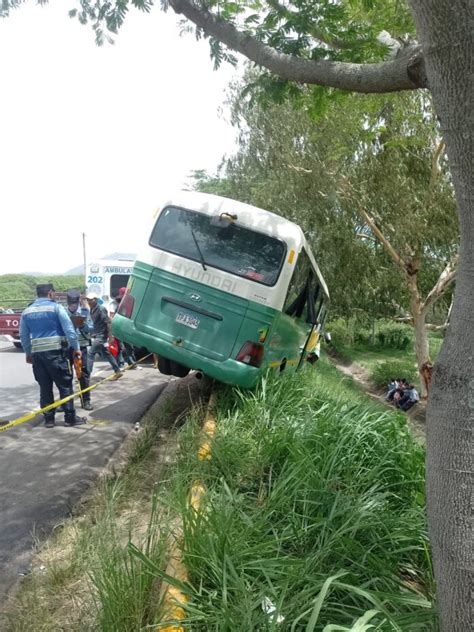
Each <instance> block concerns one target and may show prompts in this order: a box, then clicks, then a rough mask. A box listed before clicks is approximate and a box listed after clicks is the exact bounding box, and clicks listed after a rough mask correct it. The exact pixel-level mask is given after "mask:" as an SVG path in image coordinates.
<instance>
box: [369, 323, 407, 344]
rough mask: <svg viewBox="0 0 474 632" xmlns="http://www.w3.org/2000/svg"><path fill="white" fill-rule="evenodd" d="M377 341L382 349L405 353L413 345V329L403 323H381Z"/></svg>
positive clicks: (378, 328) (378, 327) (378, 324)
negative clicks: (398, 350)
mask: <svg viewBox="0 0 474 632" xmlns="http://www.w3.org/2000/svg"><path fill="white" fill-rule="evenodd" d="M376 340H377V343H378V344H379V345H380V346H381V347H385V348H387V349H400V350H402V351H405V350H406V349H408V348H409V347H410V346H411V345H412V344H413V329H412V328H411V327H410V326H409V325H403V324H401V323H394V322H390V321H385V322H384V321H382V322H380V321H379V322H378V323H377V333H376Z"/></svg>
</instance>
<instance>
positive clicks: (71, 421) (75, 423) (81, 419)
mask: <svg viewBox="0 0 474 632" xmlns="http://www.w3.org/2000/svg"><path fill="white" fill-rule="evenodd" d="M86 423H87V419H86V418H85V417H78V416H77V415H76V416H75V418H74V419H65V420H64V425H65V426H68V427H70V426H79V425H80V424H86Z"/></svg>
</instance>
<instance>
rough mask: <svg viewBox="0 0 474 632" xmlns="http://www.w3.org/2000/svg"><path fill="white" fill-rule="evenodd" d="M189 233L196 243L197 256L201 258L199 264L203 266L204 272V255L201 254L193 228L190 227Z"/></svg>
mask: <svg viewBox="0 0 474 632" xmlns="http://www.w3.org/2000/svg"><path fill="white" fill-rule="evenodd" d="M191 235H192V236H193V239H194V243H195V244H196V248H197V251H198V253H199V257H200V259H201V265H202V267H203V270H204V272H207V268H206V261H205V260H204V255H203V254H202V250H201V248H200V246H199V244H198V240H197V239H196V235H195V234H194V230H193V229H192V228H191Z"/></svg>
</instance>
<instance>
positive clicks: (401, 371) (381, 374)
mask: <svg viewBox="0 0 474 632" xmlns="http://www.w3.org/2000/svg"><path fill="white" fill-rule="evenodd" d="M398 377H402V378H405V379H406V380H407V381H408V382H414V381H415V380H416V377H417V370H416V368H415V366H414V365H413V363H412V362H408V361H406V360H387V361H385V362H379V363H378V364H376V365H375V367H374V368H373V370H372V372H371V374H370V379H371V380H372V382H373V383H374V384H375V385H376V386H378V387H380V388H382V387H383V386H387V384H388V383H389V382H390V380H391V379H392V378H398Z"/></svg>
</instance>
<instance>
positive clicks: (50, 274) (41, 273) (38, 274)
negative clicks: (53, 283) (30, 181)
mask: <svg viewBox="0 0 474 632" xmlns="http://www.w3.org/2000/svg"><path fill="white" fill-rule="evenodd" d="M20 274H22V275H23V276H34V277H44V276H55V275H56V274H57V272H20ZM66 274H77V273H76V272H71V273H69V272H66Z"/></svg>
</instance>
